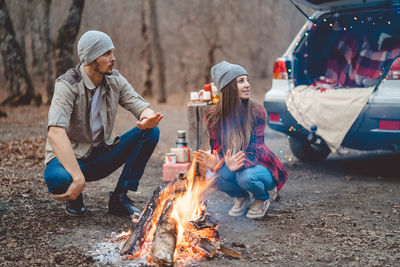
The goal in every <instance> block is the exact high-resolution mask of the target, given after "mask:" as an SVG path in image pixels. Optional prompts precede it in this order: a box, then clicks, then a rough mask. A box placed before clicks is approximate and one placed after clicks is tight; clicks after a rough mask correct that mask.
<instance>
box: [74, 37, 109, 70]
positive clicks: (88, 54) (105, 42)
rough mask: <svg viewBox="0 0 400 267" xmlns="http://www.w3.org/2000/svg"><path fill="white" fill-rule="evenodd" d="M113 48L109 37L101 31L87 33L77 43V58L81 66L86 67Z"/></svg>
mask: <svg viewBox="0 0 400 267" xmlns="http://www.w3.org/2000/svg"><path fill="white" fill-rule="evenodd" d="M113 48H114V44H113V42H112V41H111V38H110V36H108V35H107V34H105V33H104V32H101V31H88V32H85V33H84V34H83V35H82V36H81V38H80V39H79V41H78V56H79V59H80V60H81V62H82V64H83V65H88V64H90V63H91V62H93V61H94V60H95V59H96V58H98V57H99V56H101V55H102V54H104V53H105V52H107V51H108V50H110V49H113Z"/></svg>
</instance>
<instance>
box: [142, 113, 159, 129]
mask: <svg viewBox="0 0 400 267" xmlns="http://www.w3.org/2000/svg"><path fill="white" fill-rule="evenodd" d="M162 118H164V115H162V114H161V113H160V112H157V113H156V114H155V115H153V116H150V117H145V118H142V119H141V120H140V121H138V122H136V126H137V127H138V128H139V129H140V130H147V129H153V128H154V127H156V126H157V125H158V123H159V122H160V121H161V119H162Z"/></svg>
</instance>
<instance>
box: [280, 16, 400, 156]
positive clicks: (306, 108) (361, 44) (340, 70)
mask: <svg viewBox="0 0 400 267" xmlns="http://www.w3.org/2000/svg"><path fill="white" fill-rule="evenodd" d="M314 22H315V23H313V24H311V25H310V28H309V29H308V31H307V32H306V33H305V35H304V37H303V39H302V40H301V41H300V42H299V44H298V46H297V47H296V48H295V49H294V53H293V57H292V58H293V62H292V64H293V77H292V78H293V82H294V85H295V86H296V87H295V88H294V89H293V90H292V91H291V92H290V94H289V95H288V97H287V99H286V105H287V108H288V110H289V112H290V113H291V115H292V116H293V117H294V118H295V120H296V121H297V123H298V124H300V125H302V126H303V127H304V128H306V129H307V130H308V131H313V130H312V129H313V128H314V129H316V130H314V132H315V133H316V135H317V136H320V137H321V138H322V139H323V140H324V141H325V142H326V144H327V145H328V146H329V148H330V150H331V151H336V149H338V148H339V146H340V145H341V144H342V142H343V139H344V138H345V136H346V135H347V136H348V137H349V136H351V131H349V130H350V128H351V127H352V125H353V124H355V125H361V126H362V125H363V122H362V121H360V119H361V120H362V118H364V117H365V116H359V115H360V113H362V112H363V110H364V111H365V110H367V109H366V105H369V104H370V103H369V100H370V99H371V95H372V93H373V92H374V91H376V89H378V88H379V84H380V83H381V82H382V81H383V78H384V77H386V78H389V79H396V77H397V79H398V78H399V72H398V68H396V66H395V65H396V64H398V62H399V60H395V59H396V58H397V57H398V56H399V55H400V28H399V27H398V25H399V23H400V10H399V9H397V8H390V9H388V8H384V9H376V8H375V9H373V10H371V9H370V10H369V9H361V10H360V9H355V10H347V11H343V12H330V13H325V14H322V15H320V16H319V17H316V18H315V20H314ZM389 68H390V71H388V70H389ZM381 89H383V88H381ZM381 89H380V90H381ZM356 120H357V123H355V122H356ZM349 143H350V144H351V143H353V142H349Z"/></svg>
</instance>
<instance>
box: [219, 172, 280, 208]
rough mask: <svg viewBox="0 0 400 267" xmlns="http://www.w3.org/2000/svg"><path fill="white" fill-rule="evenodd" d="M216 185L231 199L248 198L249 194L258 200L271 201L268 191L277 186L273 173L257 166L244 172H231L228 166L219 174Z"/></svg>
mask: <svg viewBox="0 0 400 267" xmlns="http://www.w3.org/2000/svg"><path fill="white" fill-rule="evenodd" d="M217 174H218V177H217V178H216V180H215V184H216V185H217V187H218V189H219V190H221V191H223V192H225V193H227V194H228V195H229V196H230V197H235V198H238V197H248V196H249V193H248V192H250V193H252V194H253V197H254V198H255V199H258V200H267V199H269V194H268V191H269V190H272V189H273V188H274V187H275V186H276V182H275V180H274V178H273V177H272V176H271V172H270V171H269V170H268V169H267V168H265V167H264V166H263V165H256V166H254V167H251V168H247V169H244V170H243V171H238V172H231V171H230V170H229V169H228V167H227V166H226V164H224V165H223V166H222V168H221V169H219V170H218V172H217Z"/></svg>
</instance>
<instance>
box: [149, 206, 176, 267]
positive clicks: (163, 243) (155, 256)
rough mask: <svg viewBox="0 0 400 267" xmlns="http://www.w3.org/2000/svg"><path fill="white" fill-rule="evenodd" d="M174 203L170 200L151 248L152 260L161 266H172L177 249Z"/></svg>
mask: <svg viewBox="0 0 400 267" xmlns="http://www.w3.org/2000/svg"><path fill="white" fill-rule="evenodd" d="M172 209H173V201H172V200H169V201H168V202H167V204H166V205H165V209H164V211H163V214H162V215H161V218H160V220H159V222H158V225H157V230H156V233H155V236H154V240H153V244H152V247H151V254H150V255H151V259H152V261H153V262H154V263H156V264H158V265H160V266H172V264H173V261H174V252H175V247H176V235H177V229H176V222H175V220H174V219H172V218H171V213H172Z"/></svg>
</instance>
